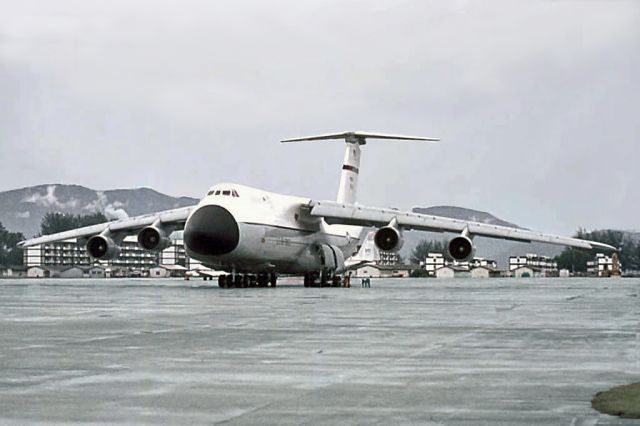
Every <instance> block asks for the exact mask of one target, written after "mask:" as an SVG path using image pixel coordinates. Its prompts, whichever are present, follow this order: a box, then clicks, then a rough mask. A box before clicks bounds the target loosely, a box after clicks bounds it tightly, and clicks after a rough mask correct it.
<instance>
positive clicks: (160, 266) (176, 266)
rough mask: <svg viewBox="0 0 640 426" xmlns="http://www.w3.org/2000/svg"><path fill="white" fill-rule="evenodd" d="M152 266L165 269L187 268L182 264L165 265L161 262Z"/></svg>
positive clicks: (183, 269)
mask: <svg viewBox="0 0 640 426" xmlns="http://www.w3.org/2000/svg"><path fill="white" fill-rule="evenodd" d="M153 268H164V269H166V270H167V271H186V270H187V268H185V267H184V266H182V265H165V264H161V265H156V266H153V267H152V269H153Z"/></svg>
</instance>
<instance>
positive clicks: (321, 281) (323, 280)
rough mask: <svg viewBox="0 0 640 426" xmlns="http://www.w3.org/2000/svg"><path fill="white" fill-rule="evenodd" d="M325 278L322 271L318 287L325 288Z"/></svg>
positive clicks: (325, 275)
mask: <svg viewBox="0 0 640 426" xmlns="http://www.w3.org/2000/svg"><path fill="white" fill-rule="evenodd" d="M327 278H328V277H327V273H326V272H325V271H322V273H321V274H320V287H326V286H327Z"/></svg>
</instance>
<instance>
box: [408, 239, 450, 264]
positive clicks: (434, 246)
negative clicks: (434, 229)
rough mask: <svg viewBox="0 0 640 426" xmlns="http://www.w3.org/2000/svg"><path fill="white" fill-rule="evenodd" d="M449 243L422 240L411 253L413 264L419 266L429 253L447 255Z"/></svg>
mask: <svg viewBox="0 0 640 426" xmlns="http://www.w3.org/2000/svg"><path fill="white" fill-rule="evenodd" d="M446 250H447V241H436V240H422V241H420V242H419V243H418V244H417V245H416V246H415V247H414V248H413V250H412V251H411V258H410V259H411V263H413V264H419V263H420V262H424V259H425V258H426V257H427V255H428V254H429V253H440V254H445V251H446Z"/></svg>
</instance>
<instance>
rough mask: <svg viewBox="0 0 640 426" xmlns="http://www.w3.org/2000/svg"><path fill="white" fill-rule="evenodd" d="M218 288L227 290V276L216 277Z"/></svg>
mask: <svg viewBox="0 0 640 426" xmlns="http://www.w3.org/2000/svg"><path fill="white" fill-rule="evenodd" d="M218 286H219V287H220V288H227V276H226V275H220V276H219V277H218Z"/></svg>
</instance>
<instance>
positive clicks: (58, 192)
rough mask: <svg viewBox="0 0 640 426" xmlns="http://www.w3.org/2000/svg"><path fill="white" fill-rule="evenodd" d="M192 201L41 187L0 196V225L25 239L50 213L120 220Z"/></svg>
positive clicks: (151, 193) (148, 192)
mask: <svg viewBox="0 0 640 426" xmlns="http://www.w3.org/2000/svg"><path fill="white" fill-rule="evenodd" d="M197 202H198V200H197V199H195V198H190V197H171V196H169V195H165V194H162V193H160V192H158V191H155V190H153V189H151V188H135V189H113V190H107V191H97V190H95V189H90V188H86V187H84V186H80V185H63V184H45V185H37V186H31V187H26V188H20V189H14V190H11V191H4V192H0V222H2V224H3V225H4V226H5V228H7V229H9V230H11V231H19V232H22V233H23V234H24V235H25V236H26V237H31V236H34V235H35V234H37V233H38V232H39V230H40V222H41V220H42V218H43V216H44V215H45V214H46V213H47V212H50V211H58V212H61V213H72V214H88V213H94V212H96V211H101V212H103V213H104V214H105V216H107V218H109V219H122V218H124V217H127V216H137V215H141V214H145V213H152V212H154V211H159V210H168V209H172V208H177V207H184V206H190V205H193V204H196V203H197Z"/></svg>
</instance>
